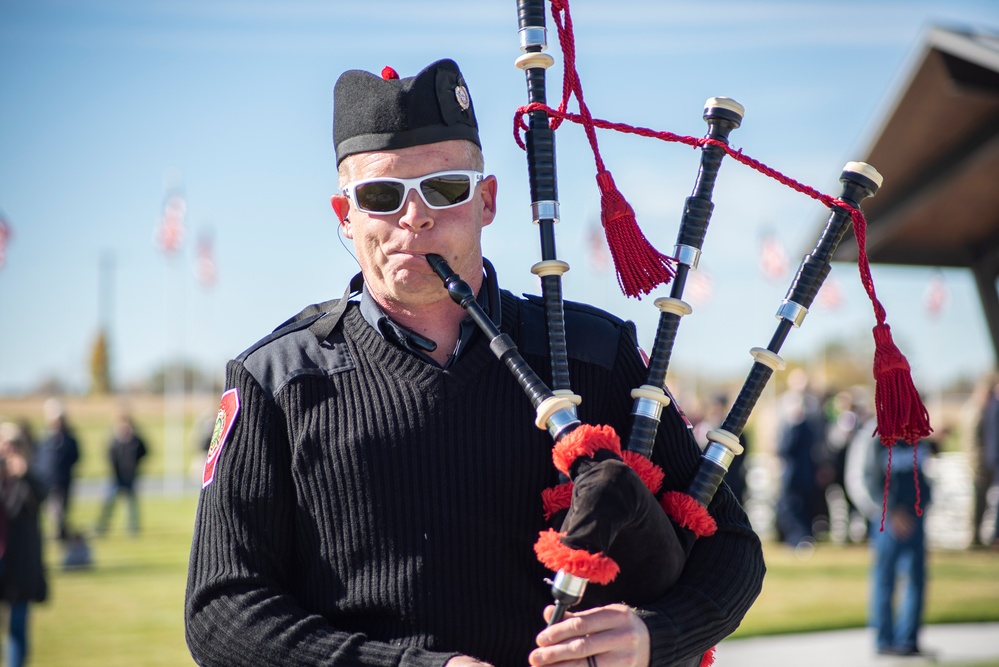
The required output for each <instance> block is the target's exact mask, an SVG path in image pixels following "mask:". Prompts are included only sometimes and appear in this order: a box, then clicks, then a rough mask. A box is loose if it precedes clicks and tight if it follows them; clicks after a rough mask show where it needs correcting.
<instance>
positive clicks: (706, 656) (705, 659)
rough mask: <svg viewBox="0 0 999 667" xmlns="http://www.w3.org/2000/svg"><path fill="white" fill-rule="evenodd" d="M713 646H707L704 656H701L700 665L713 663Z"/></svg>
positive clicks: (706, 666)
mask: <svg viewBox="0 0 999 667" xmlns="http://www.w3.org/2000/svg"><path fill="white" fill-rule="evenodd" d="M715 648H716V647H714V646H712V647H711V648H709V649H708V650H707V652H706V653H705V654H704V657H703V658H701V667H711V666H712V665H713V664H715Z"/></svg>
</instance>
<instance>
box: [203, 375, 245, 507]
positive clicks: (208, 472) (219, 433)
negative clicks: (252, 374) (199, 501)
mask: <svg viewBox="0 0 999 667" xmlns="http://www.w3.org/2000/svg"><path fill="white" fill-rule="evenodd" d="M238 412H239V394H238V393H237V392H236V389H235V388H232V389H230V390H229V391H227V392H225V393H224V394H222V401H221V403H220V404H219V414H218V417H216V419H215V428H214V429H213V430H212V442H211V444H210V445H209V446H208V458H207V459H206V460H205V472H204V476H203V478H202V483H201V488H205V487H206V486H208V485H209V484H211V483H212V480H213V479H215V466H216V465H218V462H219V457H220V456H221V455H222V447H223V446H224V445H225V441H226V439H227V438H228V437H229V431H231V430H232V425H233V423H235V421H236V414H237V413H238Z"/></svg>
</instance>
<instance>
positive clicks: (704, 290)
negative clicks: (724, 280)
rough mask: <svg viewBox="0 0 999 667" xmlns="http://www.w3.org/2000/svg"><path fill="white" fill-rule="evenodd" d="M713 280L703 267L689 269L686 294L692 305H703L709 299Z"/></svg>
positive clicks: (712, 291) (711, 293)
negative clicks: (694, 269) (693, 269)
mask: <svg viewBox="0 0 999 667" xmlns="http://www.w3.org/2000/svg"><path fill="white" fill-rule="evenodd" d="M714 290H715V287H714V281H713V280H712V278H711V275H710V274H709V273H708V272H707V271H705V270H704V269H698V270H697V271H691V272H690V273H688V274H687V292H686V296H687V297H688V300H689V301H690V305H692V306H703V305H706V304H707V303H708V302H709V301H711V297H712V295H713V294H714Z"/></svg>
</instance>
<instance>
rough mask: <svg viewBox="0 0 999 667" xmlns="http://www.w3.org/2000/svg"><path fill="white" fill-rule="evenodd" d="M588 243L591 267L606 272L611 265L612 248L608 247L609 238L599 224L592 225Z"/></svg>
mask: <svg viewBox="0 0 999 667" xmlns="http://www.w3.org/2000/svg"><path fill="white" fill-rule="evenodd" d="M586 243H587V245H588V246H589V250H590V252H589V259H590V268H591V269H593V270H594V271H598V272H601V273H602V272H604V271H606V270H607V268H608V267H609V266H610V263H611V256H610V250H608V248H607V239H606V237H604V230H603V227H601V226H600V225H599V224H597V225H591V226H590V232H589V234H588V236H587V239H586Z"/></svg>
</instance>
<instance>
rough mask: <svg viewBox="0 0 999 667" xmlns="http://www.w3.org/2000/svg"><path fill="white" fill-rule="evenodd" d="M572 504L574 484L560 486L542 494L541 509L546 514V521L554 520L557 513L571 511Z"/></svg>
mask: <svg viewBox="0 0 999 667" xmlns="http://www.w3.org/2000/svg"><path fill="white" fill-rule="evenodd" d="M571 504H572V482H566V483H565V484H559V485H558V486H553V487H551V488H550V489H545V490H544V491H542V492H541V508H542V509H543V510H544V513H545V521H548V520H549V519H551V518H552V516H553V515H554V514H555V512H558V511H560V510H567V509H569V505H571Z"/></svg>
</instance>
